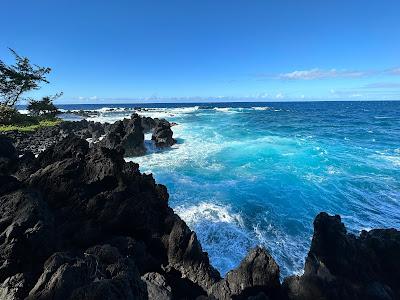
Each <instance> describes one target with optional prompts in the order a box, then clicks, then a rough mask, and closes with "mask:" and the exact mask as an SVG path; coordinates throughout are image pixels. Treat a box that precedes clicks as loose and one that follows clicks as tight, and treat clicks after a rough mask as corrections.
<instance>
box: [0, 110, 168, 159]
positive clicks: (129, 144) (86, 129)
mask: <svg viewBox="0 0 400 300" xmlns="http://www.w3.org/2000/svg"><path fill="white" fill-rule="evenodd" d="M147 132H153V137H152V139H153V140H154V142H155V144H156V146H157V147H168V146H171V145H173V144H174V143H175V142H176V141H175V140H174V139H173V138H172V135H173V132H172V130H171V124H170V123H169V122H168V121H166V120H164V119H157V118H155V119H152V118H150V117H141V116H139V115H138V114H132V116H131V117H130V119H124V120H121V121H117V122H115V123H114V124H108V123H104V124H102V123H99V122H93V121H87V120H82V121H79V122H62V123H61V124H59V125H56V126H53V127H44V128H40V129H38V130H37V131H35V132H17V131H12V132H7V133H5V135H7V136H8V137H10V138H11V139H12V140H13V142H14V145H15V147H16V148H17V149H18V152H19V153H21V154H23V153H25V152H32V153H34V154H39V153H41V152H43V151H44V150H45V149H47V148H48V147H50V146H52V145H54V144H55V143H57V142H60V141H62V140H63V139H64V138H66V137H67V136H68V135H71V134H74V135H76V136H78V137H80V138H82V139H86V140H89V141H90V144H96V143H99V142H100V143H101V144H102V145H103V146H105V147H107V148H110V149H115V148H117V147H121V148H123V149H124V150H125V155H126V156H140V155H144V154H145V153H146V148H145V146H144V133H147Z"/></svg>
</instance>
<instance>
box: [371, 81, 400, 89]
mask: <svg viewBox="0 0 400 300" xmlns="http://www.w3.org/2000/svg"><path fill="white" fill-rule="evenodd" d="M363 88H364V89H398V88H400V82H375V83H369V84H366V85H364V86H363Z"/></svg>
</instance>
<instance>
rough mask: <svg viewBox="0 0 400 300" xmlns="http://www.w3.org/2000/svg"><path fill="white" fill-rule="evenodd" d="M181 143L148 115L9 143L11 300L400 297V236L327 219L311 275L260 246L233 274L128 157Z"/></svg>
mask: <svg viewBox="0 0 400 300" xmlns="http://www.w3.org/2000/svg"><path fill="white" fill-rule="evenodd" d="M146 132H152V139H153V140H154V143H155V145H156V146H157V147H168V146H171V145H172V144H174V143H175V140H174V139H173V137H172V130H171V124H170V123H168V122H167V121H165V120H158V119H151V118H144V117H140V116H138V115H136V114H134V115H132V117H131V118H130V119H125V120H123V121H118V122H116V123H114V124H100V123H93V122H87V121H80V122H74V123H70V122H65V123H62V124H60V125H59V126H57V127H54V128H47V129H42V130H41V131H38V132H35V133H33V134H17V133H9V134H8V136H7V137H6V136H0V211H1V217H0V299H270V300H273V299H296V300H297V299H299V300H300V299H400V232H399V231H397V230H395V229H375V230H371V231H368V232H366V231H363V232H362V233H361V235H360V236H359V237H356V236H354V235H352V234H349V233H347V232H346V229H345V227H344V225H343V223H342V222H341V219H340V217H339V216H330V215H328V214H326V213H320V214H319V215H317V216H316V218H315V221H314V235H313V239H312V243H311V247H310V251H309V253H308V256H307V258H306V263H305V268H304V273H303V274H302V275H301V276H291V277H288V278H285V279H284V280H283V282H281V281H280V272H279V266H278V265H277V263H276V262H275V261H274V259H273V257H272V256H271V255H270V254H269V253H268V251H267V250H265V249H263V248H255V249H252V250H251V251H250V252H249V253H248V255H247V256H246V257H245V258H244V259H243V261H242V262H241V264H240V265H239V266H238V267H237V268H236V269H234V270H232V271H230V272H229V273H228V274H227V275H226V276H225V278H222V277H221V275H220V274H219V272H218V271H217V270H216V269H214V268H213V267H212V265H211V264H210V262H209V259H208V255H207V253H206V252H204V251H202V248H201V245H200V243H199V242H198V240H197V237H196V233H195V232H193V231H191V230H190V229H189V228H188V226H187V225H186V224H185V223H184V222H183V221H182V220H181V219H180V218H179V216H178V215H176V214H175V213H174V212H173V210H172V209H171V208H170V207H169V206H168V197H169V195H168V192H167V189H166V187H165V186H163V185H161V184H157V183H156V182H155V180H154V178H153V177H152V175H146V174H142V173H140V171H139V165H137V164H135V163H132V162H125V160H124V155H143V154H144V153H145V151H146V150H145V147H144V144H143V143H144V133H146Z"/></svg>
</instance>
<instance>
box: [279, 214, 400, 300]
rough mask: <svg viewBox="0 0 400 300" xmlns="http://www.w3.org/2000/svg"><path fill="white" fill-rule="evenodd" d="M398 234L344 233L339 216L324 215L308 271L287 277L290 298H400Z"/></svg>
mask: <svg viewBox="0 0 400 300" xmlns="http://www.w3.org/2000/svg"><path fill="white" fill-rule="evenodd" d="M399 275H400V232H399V231H397V230H395V229H375V230H371V231H369V232H367V231H363V232H362V233H361V235H360V236H359V237H356V236H354V235H352V234H348V233H347V232H346V228H345V227H344V225H343V223H342V222H341V220H340V216H337V215H336V216H329V215H328V214H326V213H320V214H319V215H318V216H317V217H316V218H315V221H314V236H313V239H312V243H311V248H310V252H309V253H308V256H307V259H306V263H305V269H304V274H303V275H302V276H293V277H289V278H287V279H286V280H285V282H284V287H285V289H286V291H287V293H288V295H289V299H360V300H361V299H400V276H399Z"/></svg>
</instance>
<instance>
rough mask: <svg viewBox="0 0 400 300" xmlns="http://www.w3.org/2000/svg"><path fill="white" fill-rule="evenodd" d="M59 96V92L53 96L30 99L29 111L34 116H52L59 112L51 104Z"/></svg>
mask: <svg viewBox="0 0 400 300" xmlns="http://www.w3.org/2000/svg"><path fill="white" fill-rule="evenodd" d="M59 96H61V94H57V95H55V96H53V97H50V96H47V97H43V98H42V100H30V101H29V104H28V110H29V113H30V114H31V115H32V116H35V117H38V116H46V117H54V116H55V115H57V114H59V113H60V112H59V110H58V109H57V107H56V106H55V105H54V104H53V100H54V99H56V98H57V97H59Z"/></svg>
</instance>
